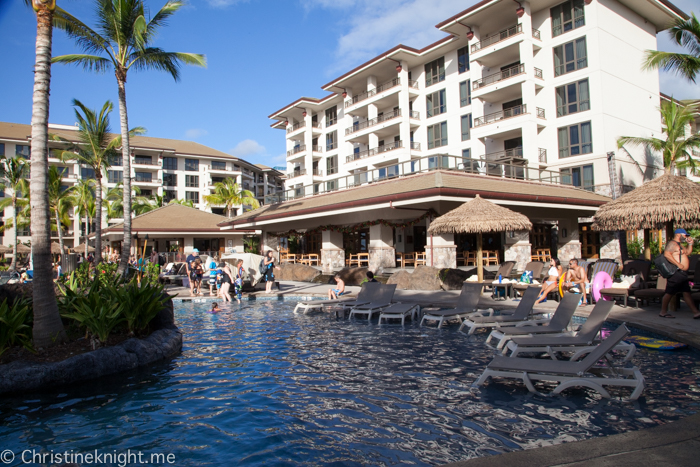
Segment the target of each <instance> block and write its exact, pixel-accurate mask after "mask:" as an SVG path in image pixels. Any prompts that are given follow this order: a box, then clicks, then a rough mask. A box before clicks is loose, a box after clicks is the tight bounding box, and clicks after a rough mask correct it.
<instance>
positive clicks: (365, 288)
mask: <svg viewBox="0 0 700 467" xmlns="http://www.w3.org/2000/svg"><path fill="white" fill-rule="evenodd" d="M381 285H382V284H381V283H379V282H365V283H364V284H362V288H361V289H360V291H359V292H358V294H357V297H356V298H353V297H341V298H339V299H337V300H309V301H306V302H299V303H297V306H296V307H294V313H296V312H297V311H298V310H301V311H302V312H303V313H304V314H305V315H306V314H309V312H310V311H312V310H322V309H323V307H325V306H343V305H351V306H356V305H364V304H366V303H370V302H371V301H372V300H373V299H375V298H376V297H377V296H378V295H377V294H378V293H379V290H380V288H381V287H380V286H381Z"/></svg>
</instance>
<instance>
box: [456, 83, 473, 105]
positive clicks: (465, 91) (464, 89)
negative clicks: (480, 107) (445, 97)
mask: <svg viewBox="0 0 700 467" xmlns="http://www.w3.org/2000/svg"><path fill="white" fill-rule="evenodd" d="M471 103H472V87H471V82H470V80H466V81H462V82H461V83H459V106H460V107H464V106H465V105H469V104H471Z"/></svg>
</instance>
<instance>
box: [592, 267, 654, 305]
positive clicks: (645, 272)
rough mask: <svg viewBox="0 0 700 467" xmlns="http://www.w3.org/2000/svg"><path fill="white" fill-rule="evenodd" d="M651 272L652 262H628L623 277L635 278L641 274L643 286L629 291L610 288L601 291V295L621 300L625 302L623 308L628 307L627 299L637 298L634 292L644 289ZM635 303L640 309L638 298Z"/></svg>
mask: <svg viewBox="0 0 700 467" xmlns="http://www.w3.org/2000/svg"><path fill="white" fill-rule="evenodd" d="M650 271H651V261H646V260H642V259H635V260H631V261H627V262H626V263H625V264H624V266H623V267H622V275H623V276H634V275H636V274H639V276H640V284H642V285H641V286H639V287H630V288H628V289H624V288H621V287H610V288H607V289H601V290H600V294H601V295H607V296H609V297H617V298H621V299H622V301H623V306H624V307H627V299H628V298H629V297H632V298H635V295H634V292H635V291H637V290H640V289H642V288H644V284H645V283H646V281H647V280H649V272H650ZM610 277H614V276H610ZM634 303H635V305H636V306H637V307H639V304H638V302H637V299H636V298H635V300H634Z"/></svg>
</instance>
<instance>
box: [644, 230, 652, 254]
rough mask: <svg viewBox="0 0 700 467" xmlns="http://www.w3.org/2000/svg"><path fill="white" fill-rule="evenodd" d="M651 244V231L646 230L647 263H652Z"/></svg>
mask: <svg viewBox="0 0 700 467" xmlns="http://www.w3.org/2000/svg"><path fill="white" fill-rule="evenodd" d="M649 243H651V232H650V231H649V229H644V259H645V260H647V261H651V247H650V246H649Z"/></svg>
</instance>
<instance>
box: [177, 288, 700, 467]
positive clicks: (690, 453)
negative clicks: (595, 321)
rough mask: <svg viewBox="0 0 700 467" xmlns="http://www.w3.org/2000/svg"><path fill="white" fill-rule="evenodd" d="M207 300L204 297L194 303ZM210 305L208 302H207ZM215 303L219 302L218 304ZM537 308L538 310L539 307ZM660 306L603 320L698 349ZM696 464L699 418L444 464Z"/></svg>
mask: <svg viewBox="0 0 700 467" xmlns="http://www.w3.org/2000/svg"><path fill="white" fill-rule="evenodd" d="M329 288H330V285H327V284H311V283H305V282H285V281H283V282H280V289H281V290H280V291H279V292H278V291H274V292H273V293H272V294H271V295H270V294H265V293H261V292H256V293H254V294H252V295H255V296H259V297H260V298H263V297H280V298H281V297H283V296H285V295H289V296H326V295H327V293H328V289H329ZM347 290H348V291H349V292H351V293H357V291H358V290H359V287H347ZM168 291H169V292H170V293H178V298H182V299H185V300H190V299H191V298H190V297H189V295H190V294H189V290H188V289H185V288H182V287H171V288H169V289H168ZM458 295H459V291H420V290H397V291H396V294H395V296H394V298H395V300H396V301H401V302H407V303H418V304H420V305H424V306H428V305H429V306H451V305H454V303H455V302H456V300H457V297H458ZM196 298H205V299H209V297H208V296H204V297H196ZM212 299H213V298H212ZM219 300H220V299H219ZM479 305H480V306H483V307H490V306H493V307H499V308H504V307H515V306H517V302H514V301H512V300H505V301H494V300H492V299H491V298H490V297H487V296H484V297H483V298H482V299H481V301H480V302H479ZM556 306H557V302H554V301H549V302H547V303H544V304H542V305H541V306H540V307H541V308H543V309H552V310H553V309H554V308H556ZM538 308H539V307H538ZM592 309H593V306H590V305H589V306H581V307H579V310H578V311H577V313H576V314H577V315H579V316H588V313H590V311H591V310H592ZM660 310H661V306H660V305H659V304H658V303H657V304H652V305H651V306H647V307H644V308H641V309H640V308H632V307H627V308H623V307H621V306H615V307H614V308H613V311H612V312H611V313H610V316H609V318H608V320H609V321H613V322H620V323H621V322H626V323H628V324H630V325H633V326H634V327H637V328H640V329H646V330H649V331H653V332H655V333H658V334H661V335H664V336H667V337H669V338H671V339H673V340H676V341H679V342H684V343H686V344H688V345H691V346H693V347H695V348H697V349H700V319H693V314H692V312H691V311H690V309H689V308H688V307H687V306H686V305H685V304H684V303H683V304H681V307H680V309H679V310H678V311H675V312H673V314H674V315H675V316H676V319H668V318H661V317H660V316H659V312H660ZM698 459H700V414H697V415H693V416H690V417H686V418H684V419H682V420H680V421H677V422H674V423H669V424H667V425H663V426H658V427H655V428H649V429H645V430H637V431H633V432H628V433H623V434H618V435H612V436H607V437H602V438H594V439H588V440H584V441H577V442H573V443H566V444H560V445H556V446H547V447H543V448H535V449H529V450H525V451H516V452H510V453H506V454H501V455H497V456H489V457H481V458H477V459H471V460H467V461H462V462H457V463H454V464H449V465H450V466H451V467H491V466H493V467H500V466H503V465H505V466H508V467H520V466H523V467H525V466H527V467H531V466H532V467H535V466H536V467H539V466H588V465H595V466H596V467H606V466H611V467H612V466H615V467H624V466H630V467H632V466H634V467H639V466H657V465H660V464H661V465H663V464H665V465H672V466H679V467H681V466H689V467H690V466H692V467H695V466H697V465H698Z"/></svg>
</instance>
